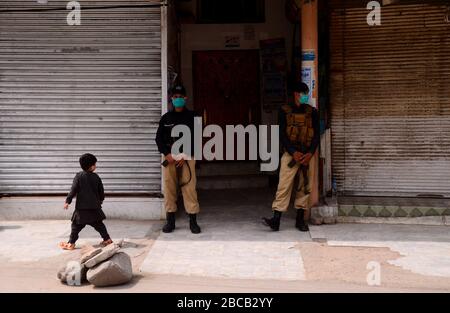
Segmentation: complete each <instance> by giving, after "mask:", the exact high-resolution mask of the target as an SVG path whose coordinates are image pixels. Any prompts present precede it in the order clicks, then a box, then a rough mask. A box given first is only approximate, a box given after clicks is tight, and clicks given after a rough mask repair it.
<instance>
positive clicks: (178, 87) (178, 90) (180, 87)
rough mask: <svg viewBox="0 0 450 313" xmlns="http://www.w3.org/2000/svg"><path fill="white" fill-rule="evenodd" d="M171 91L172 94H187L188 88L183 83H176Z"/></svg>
mask: <svg viewBox="0 0 450 313" xmlns="http://www.w3.org/2000/svg"><path fill="white" fill-rule="evenodd" d="M170 93H171V94H172V95H174V94H180V95H183V96H186V89H185V88H184V86H183V85H175V86H174V87H173V88H172V90H171V91H170Z"/></svg>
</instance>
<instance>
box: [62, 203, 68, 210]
mask: <svg viewBox="0 0 450 313" xmlns="http://www.w3.org/2000/svg"><path fill="white" fill-rule="evenodd" d="M63 208H64V210H67V209H68V208H69V204H68V203H67V202H66V203H64V206H63Z"/></svg>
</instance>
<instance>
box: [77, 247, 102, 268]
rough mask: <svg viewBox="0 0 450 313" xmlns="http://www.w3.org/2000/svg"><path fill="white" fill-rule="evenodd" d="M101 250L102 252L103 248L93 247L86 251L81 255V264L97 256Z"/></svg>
mask: <svg viewBox="0 0 450 313" xmlns="http://www.w3.org/2000/svg"><path fill="white" fill-rule="evenodd" d="M100 252H102V248H94V247H92V249H89V250H88V251H87V252H85V253H83V254H82V255H81V259H80V263H81V264H83V263H85V262H86V261H87V260H89V259H92V258H93V257H94V256H96V255H97V254H99V253H100Z"/></svg>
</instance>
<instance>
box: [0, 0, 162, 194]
mask: <svg viewBox="0 0 450 313" xmlns="http://www.w3.org/2000/svg"><path fill="white" fill-rule="evenodd" d="M79 2H80V4H81V9H82V10H81V25H79V26H69V25H67V22H66V17H67V14H68V13H69V11H68V10H66V4H67V1H52V0H50V1H48V4H45V5H44V4H38V3H37V1H36V0H33V1H31V0H30V1H18V0H16V1H5V0H2V1H1V2H0V194H61V193H66V192H67V191H68V188H69V187H70V185H71V182H72V178H73V176H74V175H75V173H76V172H77V171H79V170H80V168H79V164H78V158H79V156H80V155H81V154H83V153H85V152H90V153H93V154H95V155H96V156H97V158H98V164H97V166H98V170H97V172H98V173H99V175H100V176H101V178H102V179H103V182H104V185H105V191H106V192H107V193H116V194H119V193H120V194H148V193H153V192H159V191H160V189H161V188H160V185H161V173H160V171H161V170H160V165H159V163H160V154H159V153H158V151H157V147H156V145H155V143H154V136H155V133H156V128H157V126H158V121H159V118H160V115H161V88H162V87H161V8H160V7H159V2H156V1H153V2H152V1H119V0H116V1H112V0H108V1H90V0H85V1H83V0H82V1H79ZM149 4H150V5H153V6H149ZM135 6H138V7H135Z"/></svg>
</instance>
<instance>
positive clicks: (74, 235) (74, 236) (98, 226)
mask: <svg viewBox="0 0 450 313" xmlns="http://www.w3.org/2000/svg"><path fill="white" fill-rule="evenodd" d="M86 225H89V226H92V227H93V228H94V229H95V230H96V231H98V232H99V233H100V236H102V238H103V240H108V239H111V237H109V234H108V231H107V230H106V226H105V224H104V223H103V222H102V221H98V222H95V223H89V224H77V223H75V222H72V227H71V228H72V232H71V233H70V239H69V243H75V242H76V241H77V240H78V234H79V233H80V231H81V230H82V229H83V228H84V227H86Z"/></svg>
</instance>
